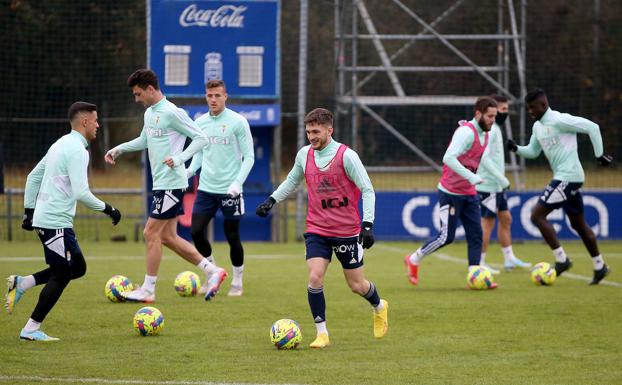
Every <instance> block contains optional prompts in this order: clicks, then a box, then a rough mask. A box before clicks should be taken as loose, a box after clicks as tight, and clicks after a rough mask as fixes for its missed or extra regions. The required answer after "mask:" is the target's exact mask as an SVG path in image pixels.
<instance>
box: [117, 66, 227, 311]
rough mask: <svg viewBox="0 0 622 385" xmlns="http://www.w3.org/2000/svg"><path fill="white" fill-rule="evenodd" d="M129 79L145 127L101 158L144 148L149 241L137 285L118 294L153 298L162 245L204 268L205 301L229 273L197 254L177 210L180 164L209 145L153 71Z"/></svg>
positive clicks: (183, 183) (184, 182)
mask: <svg viewBox="0 0 622 385" xmlns="http://www.w3.org/2000/svg"><path fill="white" fill-rule="evenodd" d="M127 84H128V86H129V87H130V88H131V90H132V93H133V94H134V99H135V100H136V102H137V103H142V104H143V105H144V106H145V107H147V110H146V111H145V117H144V125H143V129H142V131H141V133H140V136H139V137H138V138H136V139H134V140H131V141H129V142H126V143H122V144H120V145H118V146H116V147H115V148H113V149H111V150H109V151H108V152H107V153H106V156H105V159H106V162H108V163H110V164H115V159H117V158H118V157H119V155H121V154H123V153H125V152H129V151H141V150H144V149H145V148H146V149H147V150H148V152H149V162H150V164H151V175H152V177H153V200H152V202H151V208H150V212H149V219H147V223H146V224H145V230H144V231H143V235H144V237H145V242H146V244H147V255H146V265H147V273H146V275H145V280H144V281H143V284H142V285H141V286H140V287H139V288H138V289H136V290H133V291H130V292H125V293H123V294H122V295H123V297H124V298H125V299H127V300H129V301H135V302H146V303H150V302H154V301H155V287H156V281H157V275H158V270H159V268H160V262H161V260H162V245H164V246H166V247H168V248H169V249H171V250H173V251H174V252H175V253H177V254H178V255H179V256H181V257H182V258H183V259H185V260H186V261H188V262H190V263H192V264H193V265H196V266H198V267H199V268H200V269H201V270H203V272H204V273H205V274H206V280H207V276H208V275H209V277H210V279H209V282H208V290H207V292H206V293H205V300H206V301H209V300H210V299H211V298H212V297H214V295H216V292H217V291H218V289H219V288H220V285H221V283H222V281H224V279H225V277H226V276H227V273H226V272H225V270H224V269H221V268H219V267H217V266H216V265H214V264H213V263H211V262H210V261H208V260H207V259H206V258H204V257H203V256H201V254H200V253H199V252H198V251H197V249H196V248H195V247H194V246H193V245H192V244H191V243H189V242H188V241H186V240H185V239H183V238H181V237H180V236H179V235H177V215H179V214H180V213H182V212H183V207H182V201H183V195H184V191H185V190H186V188H187V187H188V179H186V172H185V168H184V167H183V164H184V162H185V161H186V160H188V159H190V158H191V157H192V155H194V154H195V153H196V152H197V151H199V150H201V149H202V148H203V147H204V146H205V145H206V144H207V138H206V137H205V135H204V134H203V133H202V132H201V130H200V129H199V128H198V127H197V125H196V124H195V123H194V122H193V121H192V119H190V117H189V116H188V114H186V112H185V111H184V110H182V109H181V108H178V107H177V106H175V105H174V104H173V103H171V102H170V101H168V100H167V99H166V97H165V96H164V95H163V94H162V91H161V90H160V86H159V83H158V78H157V76H156V74H155V73H154V72H153V71H151V70H148V69H139V70H137V71H136V72H134V73H133V74H132V75H130V77H129V78H128V80H127ZM186 137H189V138H191V139H192V143H190V145H189V146H188V148H186V150H184V151H183V152H182V149H183V146H184V143H185V141H186ZM180 166H181V167H180Z"/></svg>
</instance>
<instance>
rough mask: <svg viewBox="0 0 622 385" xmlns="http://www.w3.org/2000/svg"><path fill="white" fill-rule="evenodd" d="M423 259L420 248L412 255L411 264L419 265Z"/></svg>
mask: <svg viewBox="0 0 622 385" xmlns="http://www.w3.org/2000/svg"><path fill="white" fill-rule="evenodd" d="M422 259H423V253H422V252H421V248H418V249H417V251H415V252H414V253H412V254H411V255H410V263H412V264H415V265H418V264H419V262H421V260H422Z"/></svg>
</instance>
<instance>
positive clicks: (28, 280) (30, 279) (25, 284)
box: [19, 275, 37, 291]
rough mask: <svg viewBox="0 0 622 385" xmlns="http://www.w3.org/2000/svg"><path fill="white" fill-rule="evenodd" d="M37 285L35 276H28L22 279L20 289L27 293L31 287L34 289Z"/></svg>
mask: <svg viewBox="0 0 622 385" xmlns="http://www.w3.org/2000/svg"><path fill="white" fill-rule="evenodd" d="M36 284H37V282H36V281H35V277H34V276H33V275H27V276H25V277H22V281H21V282H20V283H19V288H20V289H21V290H24V291H26V290H28V289H30V288H31V287H34V286H35V285H36Z"/></svg>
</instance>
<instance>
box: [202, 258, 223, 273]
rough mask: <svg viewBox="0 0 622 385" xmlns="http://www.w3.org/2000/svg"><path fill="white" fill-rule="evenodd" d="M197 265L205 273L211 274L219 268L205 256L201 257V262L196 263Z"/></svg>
mask: <svg viewBox="0 0 622 385" xmlns="http://www.w3.org/2000/svg"><path fill="white" fill-rule="evenodd" d="M197 267H198V268H199V269H201V270H203V272H204V273H205V274H213V273H215V272H217V271H218V270H220V269H219V267H218V266H216V265H215V264H213V263H211V262H210V261H209V260H208V259H207V258H203V259H202V260H201V262H199V263H198V264H197Z"/></svg>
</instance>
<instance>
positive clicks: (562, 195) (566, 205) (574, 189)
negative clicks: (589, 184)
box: [538, 179, 583, 214]
mask: <svg viewBox="0 0 622 385" xmlns="http://www.w3.org/2000/svg"><path fill="white" fill-rule="evenodd" d="M582 186H583V183H574V182H562V181H561V180H557V179H553V180H552V181H551V183H549V185H548V186H546V188H545V189H544V191H543V192H542V195H541V196H540V199H538V203H539V204H542V205H544V206H546V207H547V208H549V209H551V210H555V209H558V208H560V207H561V208H562V209H564V212H565V213H566V214H582V213H583V196H582V195H581V187H582Z"/></svg>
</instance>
